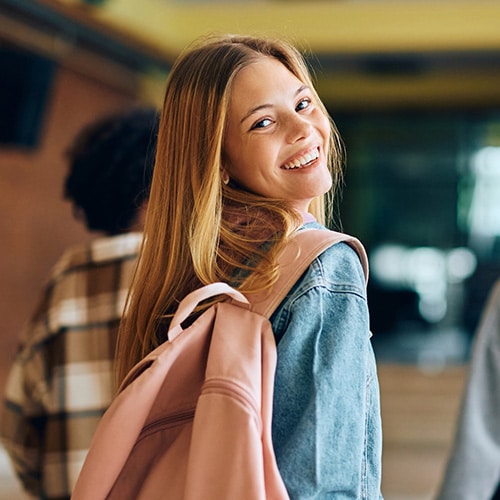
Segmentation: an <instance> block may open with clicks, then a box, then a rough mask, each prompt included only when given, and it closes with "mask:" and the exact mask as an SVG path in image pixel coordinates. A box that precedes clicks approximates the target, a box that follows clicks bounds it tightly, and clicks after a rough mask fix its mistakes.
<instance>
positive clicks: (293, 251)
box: [247, 229, 368, 318]
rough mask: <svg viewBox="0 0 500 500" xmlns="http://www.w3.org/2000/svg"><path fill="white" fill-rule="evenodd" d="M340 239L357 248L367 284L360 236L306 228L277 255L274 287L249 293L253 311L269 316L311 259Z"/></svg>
mask: <svg viewBox="0 0 500 500" xmlns="http://www.w3.org/2000/svg"><path fill="white" fill-rule="evenodd" d="M341 241H343V242H345V243H347V244H349V245H350V246H351V247H352V248H354V250H356V252H357V254H358V256H359V259H360V261H361V265H362V267H363V271H364V273H365V283H368V257H367V255H366V251H365V249H364V247H363V245H362V244H361V242H360V241H359V240H358V239H357V238H354V237H353V236H349V235H347V234H344V233H339V232H336V231H330V230H324V229H303V230H301V231H297V233H296V234H295V235H294V236H293V238H292V239H291V240H290V242H289V243H288V244H287V245H286V246H285V248H284V249H283V251H282V253H281V255H280V256H279V257H278V263H279V266H280V275H279V278H278V280H277V281H276V283H275V284H274V285H273V286H272V288H271V289H270V290H266V291H264V292H259V293H254V294H248V295H247V298H248V299H249V300H250V302H251V304H252V310H253V311H255V312H257V313H259V314H262V315H263V316H266V317H267V318H269V317H270V316H271V315H272V313H273V312H274V310H275V309H276V308H277V307H278V306H279V305H280V304H281V302H282V301H283V300H284V298H285V297H286V295H287V294H288V292H289V291H290V290H291V289H292V287H293V285H294V284H295V283H296V282H297V280H298V279H299V278H300V277H301V276H302V274H303V273H304V272H305V271H306V269H307V268H308V267H309V265H310V264H311V263H312V261H313V260H314V259H315V258H316V257H318V256H319V255H320V254H321V253H323V252H324V251H325V250H326V249H327V248H329V247H331V246H332V245H335V244H336V243H339V242H341Z"/></svg>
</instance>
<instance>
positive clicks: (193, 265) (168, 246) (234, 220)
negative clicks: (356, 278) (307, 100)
mask: <svg viewBox="0 0 500 500" xmlns="http://www.w3.org/2000/svg"><path fill="white" fill-rule="evenodd" d="M261 55H265V56H270V57H274V58H276V59H278V60H279V61H281V62H282V64H284V65H285V66H286V68H288V70H289V71H291V72H292V73H293V74H294V75H295V76H296V77H297V78H298V79H299V80H301V81H302V82H304V83H306V84H307V85H308V86H309V87H310V89H311V91H312V92H313V93H314V95H315V97H316V98H317V103H318V105H319V106H320V107H321V108H322V110H323V112H324V113H325V115H326V116H328V113H327V111H326V109H325V107H324V106H323V104H322V103H321V101H320V99H319V97H318V96H317V95H316V93H315V91H314V86H313V84H312V81H311V76H310V74H309V72H308V69H307V66H306V64H305V62H304V59H303V58H302V56H301V55H300V53H299V52H298V50H297V49H295V48H294V47H293V46H292V45H290V44H288V43H287V42H284V41H281V40H270V39H265V38H256V37H249V36H234V35H225V36H222V37H216V38H210V39H208V40H204V41H203V42H202V43H201V44H197V45H196V46H194V47H191V48H190V49H189V50H187V51H186V52H185V53H183V54H181V56H180V57H179V58H178V59H177V61H176V63H175V64H174V66H173V68H172V70H171V73H170V75H169V78H168V81H167V87H166V91H165V99H164V104H163V110H162V116H161V120H160V125H159V134H158V145H157V153H156V163H155V168H154V174H153V182H152V188H151V193H150V198H149V204H148V212H147V215H146V221H145V228H144V242H143V247H142V250H141V256H140V260H139V265H138V270H137V272H136V275H135V277H134V280H133V283H132V287H131V290H130V293H129V298H128V301H127V309H126V310H127V313H126V315H125V317H124V319H123V321H122V323H121V326H120V332H119V341H118V348H117V362H118V377H119V380H121V379H122V378H123V377H124V376H125V375H126V373H127V372H128V371H129V369H130V368H131V367H132V366H133V365H134V364H135V363H136V362H137V361H139V360H140V359H141V358H142V357H143V356H144V355H146V354H147V353H148V352H150V351H151V350H153V349H154V348H155V347H156V346H158V345H159V344H160V343H161V342H163V341H164V340H165V334H166V327H165V322H168V318H169V317H170V315H171V314H172V313H173V312H174V311H175V309H176V306H177V305H178V303H179V301H180V300H181V299H182V298H183V297H184V296H185V295H186V294H187V293H189V292H190V291H192V290H193V289H195V288H197V287H198V286H200V285H202V284H208V283H211V282H214V281H226V282H231V283H232V285H233V286H236V287H237V288H239V289H240V290H242V291H243V292H250V291H256V290H262V289H266V288H267V287H269V286H271V284H272V283H273V282H274V281H275V279H276V277H277V272H278V269H277V267H276V255H277V253H278V252H279V250H280V249H281V246H282V244H283V243H284V242H285V241H286V239H287V238H288V237H289V235H290V234H291V233H292V232H293V231H294V230H296V229H297V227H298V226H299V225H300V224H301V219H300V217H299V216H298V214H297V213H296V212H295V211H294V210H292V209H291V208H290V207H288V206H287V204H286V202H285V201H283V200H278V199H268V198H263V197H261V196H257V195H255V194H252V193H249V192H246V191H244V190H241V189H238V188H236V187H235V186H232V185H231V184H229V185H227V186H226V185H224V183H223V182H222V179H221V156H222V144H223V136H224V129H225V123H226V114H227V109H228V103H229V97H230V92H231V84H232V82H233V80H234V78H235V75H236V74H237V73H238V71H240V70H241V69H242V68H244V67H246V66H247V65H249V64H250V63H252V62H254V61H255V59H256V57H258V56H261ZM330 121H331V120H330ZM331 125H332V133H331V144H330V150H331V151H330V168H331V171H332V176H333V181H334V186H336V185H338V183H339V179H340V176H341V162H342V155H341V151H342V148H341V142H340V138H339V136H338V133H337V131H336V128H335V126H334V125H333V122H331ZM325 205H326V206H331V204H329V203H327V202H325V197H324V196H321V197H319V198H317V199H315V200H314V201H313V202H312V204H311V208H310V211H311V213H312V214H313V215H314V216H315V217H316V219H317V220H318V221H320V222H323V223H324V222H325ZM257 263H258V264H259V265H258V266H257V267H256V264H257ZM249 274H252V279H251V280H248V279H245V278H246V277H248V275H249Z"/></svg>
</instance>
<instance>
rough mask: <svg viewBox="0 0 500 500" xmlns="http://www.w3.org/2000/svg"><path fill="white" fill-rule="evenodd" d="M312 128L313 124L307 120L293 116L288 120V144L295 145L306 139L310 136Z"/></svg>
mask: <svg viewBox="0 0 500 500" xmlns="http://www.w3.org/2000/svg"><path fill="white" fill-rule="evenodd" d="M312 128H313V127H312V124H311V122H310V121H309V120H308V119H307V118H305V117H303V116H300V115H297V114H295V115H293V116H292V117H290V119H289V120H288V130H287V139H288V142H290V143H293V142H296V141H300V140H302V139H306V138H307V137H309V136H310V134H311V132H312Z"/></svg>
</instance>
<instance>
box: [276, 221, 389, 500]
mask: <svg viewBox="0 0 500 500" xmlns="http://www.w3.org/2000/svg"><path fill="white" fill-rule="evenodd" d="M310 226H312V227H321V226H320V225H319V224H317V223H315V222H313V223H308V224H306V226H305V227H310ZM271 322H272V325H273V331H274V332H275V335H276V336H277V338H279V339H280V340H279V343H278V364H277V369H276V380H275V389H274V390H275V393H274V408H273V427H272V436H273V443H274V449H275V452H276V458H277V462H278V468H279V470H280V472H281V475H282V477H283V480H284V482H285V485H286V487H287V490H288V492H289V494H290V498H291V499H317V500H320V499H339V500H342V499H367V500H379V499H381V498H382V495H381V490H380V484H381V454H382V426H381V419H380V399H379V387H378V378H377V372H376V364H375V357H374V353H373V349H372V346H371V341H370V327H369V313H368V306H367V300H366V287H365V278H364V274H363V270H362V267H361V263H360V261H359V258H358V256H357V254H356V252H355V250H353V249H352V248H351V247H350V246H349V245H348V244H346V243H339V244H336V245H334V246H333V247H331V248H329V249H328V250H326V251H325V252H324V253H323V254H322V255H320V256H319V257H318V258H317V259H316V260H315V261H314V262H313V263H312V264H311V265H310V266H309V268H308V270H307V271H306V272H305V274H304V275H303V276H302V278H301V279H300V280H299V281H298V282H297V283H296V284H295V286H294V288H293V289H292V290H291V291H290V293H289V294H288V296H287V298H286V299H285V300H284V301H283V302H282V303H281V304H280V306H279V307H278V309H277V310H276V311H275V313H274V314H273V315H272V317H271Z"/></svg>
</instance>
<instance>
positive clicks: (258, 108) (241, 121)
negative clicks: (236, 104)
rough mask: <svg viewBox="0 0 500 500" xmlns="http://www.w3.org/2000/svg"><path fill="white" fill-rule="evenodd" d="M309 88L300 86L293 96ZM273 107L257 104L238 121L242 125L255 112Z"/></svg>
mask: <svg viewBox="0 0 500 500" xmlns="http://www.w3.org/2000/svg"><path fill="white" fill-rule="evenodd" d="M308 88H309V86H308V85H305V84H304V85H301V86H300V87H299V88H298V89H297V91H296V92H295V95H296V96H297V95H299V94H300V93H301V92H303V91H304V90H307V89H308ZM273 106H274V105H273V104H259V106H255V108H252V109H250V110H249V111H248V113H247V114H246V115H245V116H244V117H243V118H242V119H241V120H240V124H241V123H243V122H244V121H245V120H246V119H247V118H248V117H250V116H252V115H253V114H254V113H256V112H257V111H260V110H262V109H265V108H272V107H273Z"/></svg>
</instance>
